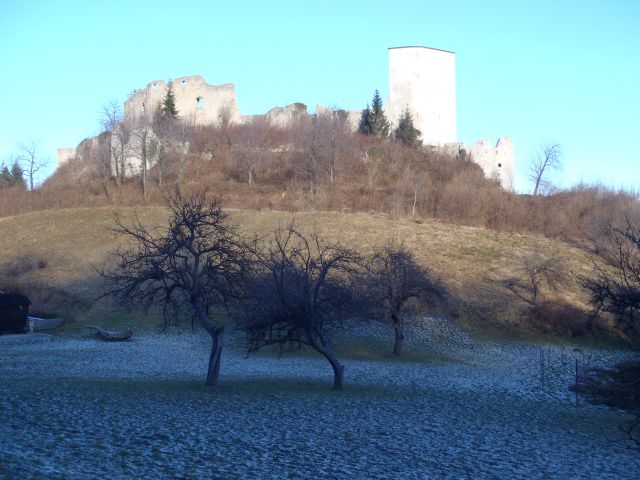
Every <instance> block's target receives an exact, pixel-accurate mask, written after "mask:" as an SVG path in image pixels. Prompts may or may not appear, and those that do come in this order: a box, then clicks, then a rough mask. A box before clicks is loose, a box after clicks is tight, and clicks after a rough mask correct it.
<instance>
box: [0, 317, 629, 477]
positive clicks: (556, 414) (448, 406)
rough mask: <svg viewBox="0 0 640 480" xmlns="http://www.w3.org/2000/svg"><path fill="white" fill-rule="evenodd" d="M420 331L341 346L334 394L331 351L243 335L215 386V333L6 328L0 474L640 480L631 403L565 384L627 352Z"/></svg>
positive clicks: (377, 330)
mask: <svg viewBox="0 0 640 480" xmlns="http://www.w3.org/2000/svg"><path fill="white" fill-rule="evenodd" d="M356 333H357V335H358V336H359V337H360V338H363V337H367V338H370V339H372V341H373V340H375V341H380V340H381V339H384V340H385V341H387V340H388V342H390V341H391V332H390V331H388V330H386V329H384V327H366V328H364V327H363V328H359V329H357V331H356ZM408 337H409V339H410V340H409V342H408V345H407V353H409V357H410V358H413V357H411V353H416V352H418V353H420V352H423V353H424V352H427V353H428V354H427V355H425V356H424V360H423V361H419V362H418V361H416V362H407V361H397V360H385V361H372V360H353V359H348V358H347V359H345V358H343V362H344V364H345V365H346V367H347V369H346V379H345V380H346V388H345V390H344V391H342V392H334V391H331V390H330V386H331V381H332V377H331V370H330V367H329V364H328V363H327V362H326V361H325V360H323V359H320V358H316V357H314V356H296V357H285V358H281V359H279V358H277V357H276V356H272V355H264V356H258V357H250V358H245V356H244V355H243V354H242V352H241V351H240V350H239V349H237V348H234V347H233V343H234V342H231V341H230V342H228V343H231V344H232V345H231V348H226V350H225V354H224V357H223V364H222V382H221V386H220V388H219V389H217V390H215V391H212V390H209V389H206V388H204V387H202V382H203V379H204V374H205V369H206V363H207V360H208V353H209V351H208V350H209V344H208V341H207V336H206V335H205V334H204V333H198V332H196V333H192V332H189V333H145V334H141V335H139V336H137V337H134V338H133V339H132V341H130V342H124V343H107V342H103V341H100V340H97V339H95V338H94V337H85V336H81V335H76V336H50V335H44V334H30V335H11V336H2V337H0V478H7V479H10V478H28V479H38V478H70V479H76V478H77V479H94V478H95V479H105V478H109V479H120V478H122V479H130V478H154V479H155V478H158V479H160V478H221V479H235V478H274V479H281V478H349V479H359V478H363V479H377V478H392V479H405V478H406V479H424V478H508V479H514V478H527V479H529V478H532V479H534V478H563V479H567V478H598V479H607V478H611V479H624V478H634V479H636V478H638V474H639V472H640V453H639V452H634V451H632V450H630V449H629V448H627V447H628V446H627V445H626V444H625V443H624V441H623V437H622V435H621V434H620V433H619V429H618V425H619V424H620V423H621V422H623V421H625V419H626V417H625V416H623V415H621V414H618V413H615V412H611V411H608V410H606V409H604V408H598V407H593V406H588V405H584V404H583V403H580V404H579V405H576V399H575V396H574V395H573V394H571V393H570V392H569V391H568V390H567V386H568V385H569V384H571V383H572V380H573V377H574V374H575V359H576V358H578V359H579V361H580V364H581V365H582V366H584V365H587V364H590V365H607V364H609V363H610V362H612V361H614V360H618V359H621V358H625V356H628V355H629V354H628V352H621V351H613V350H602V349H594V348H589V349H586V348H582V351H575V350H573V349H572V348H569V347H565V348H563V347H561V346H559V345H557V346H544V347H543V348H541V346H540V345H534V344H528V343H517V342H509V341H505V340H496V341H478V340H475V339H473V338H471V337H470V336H469V335H467V334H466V333H465V332H463V331H461V330H459V329H457V328H456V327H454V326H453V325H451V324H449V323H446V322H443V321H441V320H435V319H424V320H422V322H421V325H418V326H417V327H415V328H414V329H413V331H412V332H411V333H410V335H408ZM388 342H387V344H386V346H387V347H388V348H390V347H391V345H390V344H389V343H388ZM541 351H542V352H543V353H544V360H545V368H544V387H543V382H542V368H541ZM430 358H431V359H432V360H429V359H430Z"/></svg>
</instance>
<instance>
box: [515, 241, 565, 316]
mask: <svg viewBox="0 0 640 480" xmlns="http://www.w3.org/2000/svg"><path fill="white" fill-rule="evenodd" d="M563 269H564V262H563V261H562V259H561V258H559V257H558V256H556V255H550V256H547V255H545V254H543V252H541V251H539V250H537V249H535V250H533V251H531V252H529V253H526V254H523V255H521V256H519V257H518V258H516V260H515V265H514V268H513V270H514V273H518V274H521V275H524V277H525V278H526V282H524V283H523V282H521V281H520V280H519V279H517V278H508V279H507V280H506V281H505V282H504V283H505V286H506V287H507V288H508V289H509V290H511V292H513V293H514V294H515V295H516V296H517V297H518V298H519V299H520V300H523V301H525V302H526V303H528V304H529V305H532V306H536V305H538V301H539V296H540V291H541V289H542V287H543V286H546V287H547V288H548V289H550V290H554V291H555V290H557V288H558V285H559V284H560V283H561V282H562V280H564V279H565V275H564V272H563Z"/></svg>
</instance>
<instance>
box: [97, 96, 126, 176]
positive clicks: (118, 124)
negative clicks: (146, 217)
mask: <svg viewBox="0 0 640 480" xmlns="http://www.w3.org/2000/svg"><path fill="white" fill-rule="evenodd" d="M102 128H103V130H104V131H105V132H109V135H110V142H109V152H110V156H111V158H110V161H109V163H110V164H113V177H114V178H115V181H116V185H117V186H118V187H120V185H121V184H122V182H123V180H124V178H125V168H126V161H127V157H128V147H129V140H130V130H131V129H130V125H128V124H125V123H124V121H123V118H122V109H121V108H120V104H119V103H118V102H117V101H116V100H112V101H110V102H108V103H107V104H106V105H104V107H103V112H102Z"/></svg>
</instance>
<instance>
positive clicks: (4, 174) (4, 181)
mask: <svg viewBox="0 0 640 480" xmlns="http://www.w3.org/2000/svg"><path fill="white" fill-rule="evenodd" d="M10 186H11V172H10V171H9V167H7V166H6V165H5V164H4V163H3V164H2V169H0V188H4V187H10Z"/></svg>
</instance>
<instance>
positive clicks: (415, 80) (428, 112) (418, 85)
mask: <svg viewBox="0 0 640 480" xmlns="http://www.w3.org/2000/svg"><path fill="white" fill-rule="evenodd" d="M407 106H408V107H409V110H410V111H411V113H412V115H413V120H414V125H415V126H416V128H418V129H419V130H420V131H421V132H422V137H421V138H422V141H423V143H425V144H428V145H438V146H442V145H444V144H445V143H451V142H455V141H456V55H455V53H453V52H447V51H444V50H436V49H433V48H427V47H398V48H390V49H389V101H388V103H387V109H386V110H387V112H388V115H389V120H390V121H391V123H392V128H395V127H396V126H397V125H398V119H399V118H400V115H401V114H402V111H403V110H404V109H405V108H406V107H407Z"/></svg>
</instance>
